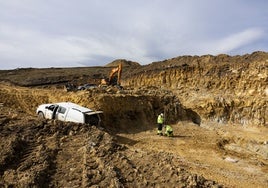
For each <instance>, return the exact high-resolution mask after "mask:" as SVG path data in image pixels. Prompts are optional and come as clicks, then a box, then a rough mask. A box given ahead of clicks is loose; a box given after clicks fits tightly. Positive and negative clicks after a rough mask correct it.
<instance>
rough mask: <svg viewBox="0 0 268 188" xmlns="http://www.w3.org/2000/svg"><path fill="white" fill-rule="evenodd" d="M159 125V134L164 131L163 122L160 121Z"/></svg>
mask: <svg viewBox="0 0 268 188" xmlns="http://www.w3.org/2000/svg"><path fill="white" fill-rule="evenodd" d="M157 125H158V128H157V134H161V133H162V128H163V124H162V123H158V124H157Z"/></svg>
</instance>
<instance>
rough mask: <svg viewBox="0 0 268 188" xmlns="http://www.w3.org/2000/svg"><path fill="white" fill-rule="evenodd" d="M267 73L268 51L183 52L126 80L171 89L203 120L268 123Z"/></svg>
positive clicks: (129, 82) (136, 83)
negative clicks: (180, 55) (196, 53)
mask: <svg viewBox="0 0 268 188" xmlns="http://www.w3.org/2000/svg"><path fill="white" fill-rule="evenodd" d="M267 75H268V53H265V52H254V53H252V54H250V55H249V54H248V55H244V56H228V55H218V56H211V55H205V56H200V57H198V56H183V57H177V58H173V59H170V60H165V61H162V62H155V63H152V64H150V65H148V66H144V67H143V68H142V69H139V70H137V71H135V72H133V73H132V74H131V75H128V76H127V77H126V78H125V80H124V82H123V84H124V85H128V86H131V87H140V86H158V87H160V88H168V89H171V90H172V91H173V92H174V93H176V95H177V96H178V98H179V99H180V101H181V102H182V104H183V105H185V106H186V107H188V108H189V109H192V110H193V111H195V112H197V113H198V114H199V115H200V116H201V119H203V120H212V121H217V122H219V123H239V124H242V125H254V126H268V110H267V105H268V100H267V99H268V76H267Z"/></svg>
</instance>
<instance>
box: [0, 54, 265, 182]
mask: <svg viewBox="0 0 268 188" xmlns="http://www.w3.org/2000/svg"><path fill="white" fill-rule="evenodd" d="M118 63H122V64H123V72H122V86H123V89H120V88H118V87H112V86H107V87H96V88H90V89H87V90H83V91H70V92H67V91H66V90H65V87H64V85H65V84H67V83H72V84H75V85H80V84H85V83H94V84H99V83H100V80H101V79H102V78H103V77H107V76H108V75H109V72H110V70H111V68H112V67H114V66H117V64H118ZM0 81H1V82H0V124H1V125H0V143H1V144H0V187H8V186H9V187H97V186H99V187H267V186H268V175H267V174H268V140H267V135H268V119H267V118H268V110H267V104H268V84H267V83H268V53H265V52H254V53H252V54H246V55H243V56H229V55H223V54H222V55H219V56H211V55H204V56H181V57H176V58H172V59H168V60H164V61H160V62H153V63H151V64H148V65H143V66H142V65H139V64H138V63H135V62H131V61H127V60H116V61H114V62H111V63H109V64H107V66H105V67H84V68H83V67H76V68H48V69H34V68H27V69H16V70H0ZM60 101H71V102H74V103H77V104H80V105H82V106H85V107H89V108H91V109H94V110H102V111H104V114H103V121H102V125H101V127H96V126H88V125H84V124H75V123H71V122H60V121H57V120H39V119H38V118H37V116H36V114H35V110H36V108H37V106H38V105H40V104H43V103H54V102H60ZM160 112H164V113H165V123H166V124H170V125H172V127H173V129H174V137H172V138H169V137H164V136H158V135H156V117H157V115H158V114H159V113H160Z"/></svg>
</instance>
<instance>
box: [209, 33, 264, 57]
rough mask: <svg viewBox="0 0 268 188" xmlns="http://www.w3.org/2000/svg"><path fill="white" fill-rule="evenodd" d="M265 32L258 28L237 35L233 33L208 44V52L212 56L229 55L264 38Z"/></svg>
mask: <svg viewBox="0 0 268 188" xmlns="http://www.w3.org/2000/svg"><path fill="white" fill-rule="evenodd" d="M264 35H265V32H264V31H263V30H262V29H260V28H249V29H246V30H243V31H241V32H238V33H233V34H231V35H229V36H226V37H224V38H222V39H219V40H216V41H213V42H210V43H211V44H208V46H211V47H208V49H207V50H208V51H210V52H211V53H212V54H218V53H230V52H232V51H234V50H236V49H238V48H241V47H243V46H246V45H248V44H251V43H254V42H256V41H258V40H260V39H261V38H262V37H264Z"/></svg>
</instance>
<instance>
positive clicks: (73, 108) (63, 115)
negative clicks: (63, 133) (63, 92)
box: [36, 102, 103, 125]
mask: <svg viewBox="0 0 268 188" xmlns="http://www.w3.org/2000/svg"><path fill="white" fill-rule="evenodd" d="M36 113H37V114H38V117H39V118H40V119H57V120H61V121H70V122H75V123H85V124H90V125H100V122H101V118H100V114H102V113H103V112H102V111H93V110H91V109H89V108H85V107H82V106H80V105H78V104H75V103H71V102H60V103H54V104H42V105H40V106H38V108H37V110H36Z"/></svg>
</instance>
